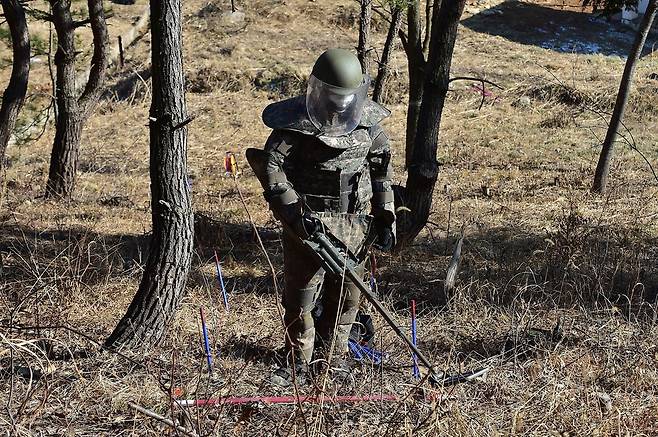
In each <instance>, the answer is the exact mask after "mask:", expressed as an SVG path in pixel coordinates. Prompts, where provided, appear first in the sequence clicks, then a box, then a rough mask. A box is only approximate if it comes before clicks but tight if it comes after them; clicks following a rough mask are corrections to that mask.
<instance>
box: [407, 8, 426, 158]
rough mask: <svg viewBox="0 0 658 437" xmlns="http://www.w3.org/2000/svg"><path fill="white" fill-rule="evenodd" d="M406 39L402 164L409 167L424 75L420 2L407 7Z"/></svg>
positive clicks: (421, 98) (421, 97)
mask: <svg viewBox="0 0 658 437" xmlns="http://www.w3.org/2000/svg"><path fill="white" fill-rule="evenodd" d="M407 33H408V40H405V39H404V38H403V39H402V46H403V47H404V51H405V52H406V55H407V70H408V72H409V104H408V105H407V129H406V146H405V154H404V156H405V158H404V166H405V168H409V161H410V159H411V156H412V155H413V150H414V144H415V141H414V140H415V137H416V131H417V128H418V114H419V113H420V104H421V102H422V100H423V83H424V77H425V56H424V55H423V44H422V30H421V25H420V3H419V0H412V1H411V2H410V3H409V6H408V7H407Z"/></svg>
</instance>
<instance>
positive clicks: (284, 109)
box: [263, 96, 395, 227]
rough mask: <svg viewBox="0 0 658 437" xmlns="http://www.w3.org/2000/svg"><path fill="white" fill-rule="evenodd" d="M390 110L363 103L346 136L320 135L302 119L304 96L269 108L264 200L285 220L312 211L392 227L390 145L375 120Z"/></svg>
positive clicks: (310, 124) (304, 117) (266, 113)
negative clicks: (355, 124)
mask: <svg viewBox="0 0 658 437" xmlns="http://www.w3.org/2000/svg"><path fill="white" fill-rule="evenodd" d="M388 115H390V112H389V111H388V110H387V109H386V108H384V107H383V106H380V105H378V104H377V103H375V102H373V101H371V100H368V101H367V102H366V105H365V107H364V110H363V115H362V117H361V121H360V124H359V126H358V127H357V128H356V129H355V130H354V131H352V132H351V133H349V134H347V135H343V136H341V137H329V136H324V135H322V134H321V133H320V132H319V131H318V130H317V129H316V128H315V126H314V125H313V124H312V123H311V122H310V121H309V120H308V117H307V116H306V108H305V99H304V96H299V97H295V98H292V99H287V100H284V101H281V102H277V103H273V104H271V105H269V106H268V107H267V108H266V109H265V111H264V112H263V122H264V123H265V124H266V125H267V126H268V127H270V128H272V129H273V131H272V133H271V135H270V137H269V138H268V140H267V142H266V144H265V152H266V177H265V179H266V183H265V198H266V200H267V201H268V203H269V204H270V208H271V209H272V211H273V212H274V214H275V216H277V218H279V219H281V220H288V219H290V218H291V216H293V215H295V214H298V213H299V212H300V207H301V208H305V209H309V210H311V211H315V212H334V213H336V212H337V213H350V214H368V213H370V214H372V215H373V216H375V217H378V218H381V219H383V220H384V222H385V223H387V224H388V225H391V226H392V227H393V226H394V222H395V209H394V203H393V192H392V187H391V178H392V167H391V162H390V161H391V152H390V148H389V141H388V138H387V137H386V134H385V133H384V131H383V130H382V128H381V127H380V126H379V122H380V121H381V120H383V119H384V118H386V117H388Z"/></svg>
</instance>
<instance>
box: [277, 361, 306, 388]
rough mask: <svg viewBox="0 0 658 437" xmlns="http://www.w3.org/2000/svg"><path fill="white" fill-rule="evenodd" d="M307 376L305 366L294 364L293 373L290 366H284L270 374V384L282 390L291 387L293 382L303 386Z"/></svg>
mask: <svg viewBox="0 0 658 437" xmlns="http://www.w3.org/2000/svg"><path fill="white" fill-rule="evenodd" d="M308 376H309V371H308V366H307V365H306V364H301V363H296V364H295V366H294V372H293V367H292V366H290V365H285V366H282V367H279V368H278V369H276V370H275V371H274V372H272V375H270V383H271V384H272V385H275V386H277V387H282V388H286V387H291V386H292V385H293V383H294V381H297V384H298V385H305V384H306V381H307V377H308Z"/></svg>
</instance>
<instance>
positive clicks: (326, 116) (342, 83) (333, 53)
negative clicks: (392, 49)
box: [306, 49, 370, 137]
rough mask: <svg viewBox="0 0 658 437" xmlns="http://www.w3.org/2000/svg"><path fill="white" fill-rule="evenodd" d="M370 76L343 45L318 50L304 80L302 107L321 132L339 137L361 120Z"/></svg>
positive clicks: (351, 129)
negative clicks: (307, 77)
mask: <svg viewBox="0 0 658 437" xmlns="http://www.w3.org/2000/svg"><path fill="white" fill-rule="evenodd" d="M369 86H370V77H369V76H368V75H367V74H364V73H362V72H361V63H360V62H359V59H358V58H357V57H356V56H355V55H354V54H352V53H350V52H349V51H347V50H343V49H329V50H327V51H326V52H324V53H322V55H320V57H319V58H318V60H317V61H315V65H313V71H312V72H311V77H310V78H309V80H308V89H307V91H306V111H307V112H308V117H309V119H310V120H311V122H312V123H313V124H314V125H315V127H316V128H318V130H319V131H320V132H321V133H322V134H323V135H328V136H332V137H339V136H341V135H345V134H347V133H350V132H352V131H353V130H354V129H355V128H356V127H357V126H358V125H359V121H360V120H361V113H362V111H363V105H364V103H365V101H366V98H367V96H368V87H369Z"/></svg>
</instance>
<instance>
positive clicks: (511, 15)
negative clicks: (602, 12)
mask: <svg viewBox="0 0 658 437" xmlns="http://www.w3.org/2000/svg"><path fill="white" fill-rule="evenodd" d="M461 24H462V25H464V26H465V27H467V28H469V29H471V30H474V31H476V32H481V33H486V34H489V35H495V36H501V37H503V38H506V39H508V40H510V41H514V42H517V43H520V44H526V45H534V46H538V47H543V48H545V49H549V50H553V51H556V52H560V53H579V54H602V55H616V56H626V55H627V54H628V51H629V49H630V47H631V45H632V43H633V39H634V37H635V31H634V30H633V29H632V28H630V27H628V26H625V25H622V24H621V23H620V22H619V21H612V20H611V21H606V19H605V18H601V17H597V16H596V15H594V14H592V13H591V12H584V11H583V12H581V11H574V10H564V9H554V8H550V7H546V6H541V5H537V4H533V3H525V2H521V1H507V2H504V3H501V4H499V5H497V6H495V7H492V8H490V9H486V10H483V11H481V12H479V13H477V14H475V15H473V16H471V17H469V18H467V19H465V20H462V22H461ZM655 48H658V35H656V32H655V31H654V32H652V34H651V35H650V36H649V38H648V39H647V42H646V44H645V49H644V55H646V54H649V53H652V52H653V51H654V50H655Z"/></svg>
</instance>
